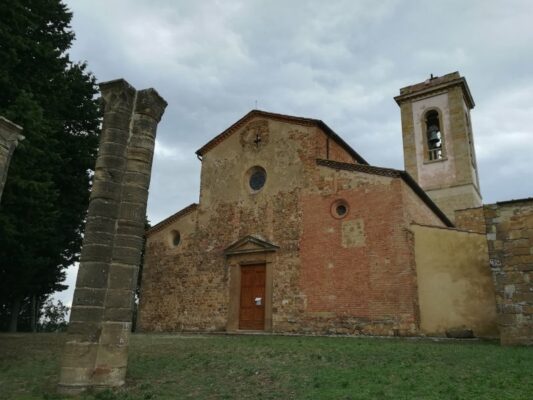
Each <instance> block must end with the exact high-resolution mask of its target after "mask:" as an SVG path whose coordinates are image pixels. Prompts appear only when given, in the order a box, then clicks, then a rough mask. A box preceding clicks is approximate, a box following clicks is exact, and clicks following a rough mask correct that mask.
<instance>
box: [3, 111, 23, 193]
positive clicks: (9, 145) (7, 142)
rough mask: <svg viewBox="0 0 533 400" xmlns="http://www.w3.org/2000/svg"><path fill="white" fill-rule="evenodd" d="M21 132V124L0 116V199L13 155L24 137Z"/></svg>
mask: <svg viewBox="0 0 533 400" xmlns="http://www.w3.org/2000/svg"><path fill="white" fill-rule="evenodd" d="M21 132H22V128H21V127H20V126H18V125H17V124H14V123H13V122H11V121H9V120H8V119H6V118H4V117H2V116H0V200H2V192H3V191H4V185H5V183H6V179H7V172H8V170H9V164H10V162H11V156H12V155H13V151H15V148H16V147H17V145H18V142H19V141H20V140H23V139H24V136H22V135H21V134H20V133H21Z"/></svg>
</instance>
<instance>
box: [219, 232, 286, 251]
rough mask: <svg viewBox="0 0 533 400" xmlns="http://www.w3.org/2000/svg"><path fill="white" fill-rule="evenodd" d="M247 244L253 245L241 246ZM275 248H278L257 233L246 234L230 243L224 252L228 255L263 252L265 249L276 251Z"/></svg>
mask: <svg viewBox="0 0 533 400" xmlns="http://www.w3.org/2000/svg"><path fill="white" fill-rule="evenodd" d="M247 244H252V245H253V246H254V247H253V248H243V247H245V246H246V245H247ZM277 249H279V246H276V245H275V244H273V243H270V242H268V241H266V240H265V239H263V238H262V237H260V236H259V235H248V236H245V237H243V238H241V239H239V240H237V241H236V242H234V243H232V244H230V245H229V246H228V247H227V248H226V249H225V250H224V254H225V255H226V256H230V255H232V254H244V253H263V252H266V251H276V250H277Z"/></svg>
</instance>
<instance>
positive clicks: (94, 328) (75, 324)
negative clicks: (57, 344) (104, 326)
mask: <svg viewBox="0 0 533 400" xmlns="http://www.w3.org/2000/svg"><path fill="white" fill-rule="evenodd" d="M100 334H101V324H100V322H88V321H72V320H71V321H70V322H69V325H68V335H67V340H72V341H76V342H80V343H98V340H99V339H100Z"/></svg>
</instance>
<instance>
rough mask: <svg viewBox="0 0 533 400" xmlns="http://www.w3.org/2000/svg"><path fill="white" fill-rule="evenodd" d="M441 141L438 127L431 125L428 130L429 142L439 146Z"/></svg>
mask: <svg viewBox="0 0 533 400" xmlns="http://www.w3.org/2000/svg"><path fill="white" fill-rule="evenodd" d="M439 141H440V135H439V127H438V126H437V125H431V126H430V127H429V128H428V142H429V143H432V144H437V142H439Z"/></svg>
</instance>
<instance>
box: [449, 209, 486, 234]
mask: <svg viewBox="0 0 533 400" xmlns="http://www.w3.org/2000/svg"><path fill="white" fill-rule="evenodd" d="M455 227H456V228H457V229H461V230H464V231H469V232H478V233H483V234H485V233H486V231H487V227H486V225H485V213H484V211H483V207H476V208H467V209H464V210H456V211H455Z"/></svg>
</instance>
